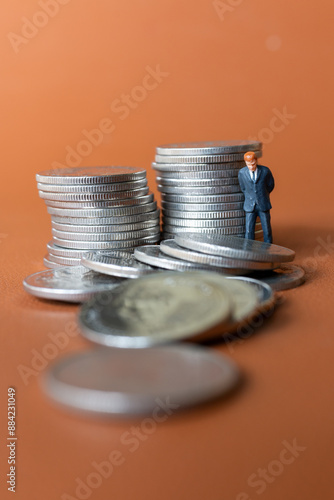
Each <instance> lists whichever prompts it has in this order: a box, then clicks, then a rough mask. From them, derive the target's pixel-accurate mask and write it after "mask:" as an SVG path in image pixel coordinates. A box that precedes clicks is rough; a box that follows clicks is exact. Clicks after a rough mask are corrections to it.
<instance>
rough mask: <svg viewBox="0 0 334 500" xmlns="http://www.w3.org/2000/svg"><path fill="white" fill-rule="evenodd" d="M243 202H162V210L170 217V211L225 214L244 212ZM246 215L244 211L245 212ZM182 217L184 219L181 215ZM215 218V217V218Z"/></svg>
mask: <svg viewBox="0 0 334 500" xmlns="http://www.w3.org/2000/svg"><path fill="white" fill-rule="evenodd" d="M243 205H244V203H243V201H235V202H231V203H174V202H171V201H169V202H168V201H163V200H162V201H161V208H162V209H163V210H164V213H165V214H166V215H168V213H167V212H168V211H170V212H176V211H177V212H179V213H182V212H185V213H186V214H187V213H189V212H197V213H202V212H209V213H212V212H215V213H216V212H217V213H224V212H227V211H234V210H236V211H238V212H240V211H241V210H243ZM243 213H244V211H243ZM180 217H182V216H181V215H180ZM213 218H214V217H213Z"/></svg>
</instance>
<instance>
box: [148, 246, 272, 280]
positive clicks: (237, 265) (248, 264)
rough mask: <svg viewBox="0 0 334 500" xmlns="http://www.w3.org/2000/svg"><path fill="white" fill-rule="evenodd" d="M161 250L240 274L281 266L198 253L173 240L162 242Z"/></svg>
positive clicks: (171, 254) (176, 256)
mask: <svg viewBox="0 0 334 500" xmlns="http://www.w3.org/2000/svg"><path fill="white" fill-rule="evenodd" d="M148 248H149V247H148ZM160 250H161V252H162V253H164V254H166V255H169V256H171V257H175V258H176V259H183V260H186V261H188V262H196V263H201V264H206V265H210V266H215V267H219V268H224V269H227V270H228V269H231V270H233V269H235V270H236V271H237V272H238V274H240V272H241V271H249V270H254V269H257V270H258V269H261V270H263V269H275V268H277V267H279V266H280V264H279V263H277V264H275V263H272V262H255V261H251V260H244V259H232V258H231V257H221V256H219V255H210V254H205V253H201V252H196V251H195V250H189V249H186V248H183V247H180V246H179V245H178V244H177V243H176V242H175V241H174V240H173V239H171V240H164V241H162V242H161V243H160Z"/></svg>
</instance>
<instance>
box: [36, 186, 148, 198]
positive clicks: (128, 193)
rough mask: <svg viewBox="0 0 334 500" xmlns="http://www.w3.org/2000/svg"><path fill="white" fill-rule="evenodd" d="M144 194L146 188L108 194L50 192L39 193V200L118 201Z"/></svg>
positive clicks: (146, 192) (146, 190)
mask: <svg viewBox="0 0 334 500" xmlns="http://www.w3.org/2000/svg"><path fill="white" fill-rule="evenodd" d="M145 194H148V187H142V188H138V189H132V190H124V191H114V192H109V193H52V192H51V191H39V196H40V197H41V198H43V199H45V200H53V201H103V200H119V199H123V198H135V197H137V196H138V197H139V196H143V195H145Z"/></svg>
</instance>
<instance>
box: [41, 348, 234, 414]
mask: <svg viewBox="0 0 334 500" xmlns="http://www.w3.org/2000/svg"><path fill="white" fill-rule="evenodd" d="M238 380H239V371H238V368H237V367H236V365H235V364H234V363H233V362H232V361H231V360H230V359H229V358H227V357H225V356H223V355H222V354H220V353H219V354H218V353H216V352H214V351H213V350H212V349H210V350H209V349H205V348H203V347H200V346H196V345H181V344H178V345H171V346H164V347H163V348H161V347H160V348H159V347H155V348H150V349H141V350H138V349H103V348H99V349H94V350H91V351H88V352H84V353H82V352H80V353H76V354H71V355H67V357H66V358H64V359H62V360H61V361H58V362H57V363H56V364H53V365H52V367H51V369H49V370H48V371H47V372H46V374H45V376H44V380H43V389H44V391H45V392H46V394H47V395H48V396H49V397H50V398H51V399H52V400H53V401H54V402H56V403H58V404H60V405H62V406H65V407H68V408H70V409H71V410H72V411H73V410H75V411H80V412H88V413H93V414H98V415H104V416H106V415H109V416H110V415H116V416H129V415H143V414H147V415H152V414H153V415H155V414H160V415H161V419H165V416H164V415H166V418H167V416H168V415H170V414H171V413H172V412H175V411H176V410H183V409H184V408H186V407H189V406H194V405H196V404H198V403H203V402H205V401H208V400H211V399H213V398H217V397H218V396H221V395H223V394H225V393H227V392H229V391H230V390H231V389H233V388H234V387H235V386H236V385H237V384H238ZM168 405H169V406H168ZM159 418H160V417H159ZM152 422H153V421H152Z"/></svg>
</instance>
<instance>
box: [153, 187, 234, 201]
mask: <svg viewBox="0 0 334 500" xmlns="http://www.w3.org/2000/svg"><path fill="white" fill-rule="evenodd" d="M158 191H160V192H161V193H166V194H181V195H183V196H198V195H199V196H201V195H210V194H231V193H241V190H240V186H239V184H238V185H235V186H209V187H197V188H196V187H182V186H162V184H158ZM199 203H200V202H199Z"/></svg>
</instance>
